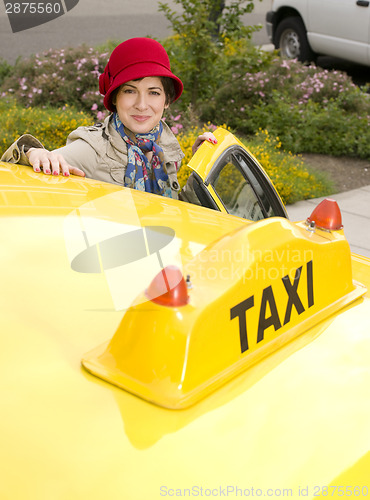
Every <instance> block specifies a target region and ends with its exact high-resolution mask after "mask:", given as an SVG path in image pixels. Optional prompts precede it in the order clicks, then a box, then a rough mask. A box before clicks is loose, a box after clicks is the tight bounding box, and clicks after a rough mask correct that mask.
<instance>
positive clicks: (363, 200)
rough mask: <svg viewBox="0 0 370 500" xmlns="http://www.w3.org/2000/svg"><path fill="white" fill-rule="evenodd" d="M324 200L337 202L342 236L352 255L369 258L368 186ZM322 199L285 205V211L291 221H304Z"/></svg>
mask: <svg viewBox="0 0 370 500" xmlns="http://www.w3.org/2000/svg"><path fill="white" fill-rule="evenodd" d="M324 198H332V199H334V200H336V201H337V202H338V205H339V208H340V210H341V212H342V221H343V226H344V234H345V235H346V238H347V240H348V242H349V244H350V246H351V250H352V252H353V253H358V254H360V255H365V256H366V257H370V186H365V187H362V188H359V189H354V190H353V191H346V192H344V193H338V194H333V195H330V196H326V197H324ZM324 198H315V199H312V200H305V201H299V202H298V203H294V204H293V205H287V206H286V209H287V212H288V215H289V218H290V219H291V220H292V221H299V220H304V219H306V218H307V217H308V216H309V215H310V214H311V212H312V210H313V209H314V208H315V206H316V205H317V204H318V203H320V201H321V200H323V199H324Z"/></svg>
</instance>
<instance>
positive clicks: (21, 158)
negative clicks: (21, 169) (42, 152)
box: [1, 134, 44, 166]
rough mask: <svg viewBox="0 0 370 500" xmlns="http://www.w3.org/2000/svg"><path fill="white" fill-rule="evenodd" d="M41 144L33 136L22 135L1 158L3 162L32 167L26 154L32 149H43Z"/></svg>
mask: <svg viewBox="0 0 370 500" xmlns="http://www.w3.org/2000/svg"><path fill="white" fill-rule="evenodd" d="M43 147H44V146H43V145H42V144H41V142H40V141H39V140H38V139H36V137H33V135H31V134H24V135H21V136H20V137H19V138H18V139H17V140H16V141H15V142H13V144H12V145H11V146H10V147H9V148H8V149H7V150H6V151H5V153H4V154H3V155H2V157H1V161H7V162H9V163H20V164H21V165H27V166H31V164H30V162H29V160H28V158H27V156H26V152H27V151H28V150H29V149H30V148H43Z"/></svg>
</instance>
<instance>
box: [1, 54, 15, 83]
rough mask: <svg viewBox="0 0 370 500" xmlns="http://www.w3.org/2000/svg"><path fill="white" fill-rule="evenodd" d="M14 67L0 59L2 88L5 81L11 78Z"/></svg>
mask: <svg viewBox="0 0 370 500" xmlns="http://www.w3.org/2000/svg"><path fill="white" fill-rule="evenodd" d="M12 68H13V67H12V66H11V65H10V64H9V63H8V62H7V61H5V60H4V59H0V86H1V85H2V83H3V81H4V80H5V79H6V78H7V77H8V76H10V74H11V73H12Z"/></svg>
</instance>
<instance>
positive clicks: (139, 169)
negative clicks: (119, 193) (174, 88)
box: [113, 113, 172, 198]
mask: <svg viewBox="0 0 370 500" xmlns="http://www.w3.org/2000/svg"><path fill="white" fill-rule="evenodd" d="M113 125H114V128H115V129H116V130H117V132H118V133H119V134H120V135H121V137H122V139H123V140H124V141H125V142H126V144H127V153H128V164H127V169H126V174H125V179H124V185H125V186H127V187H129V188H133V189H138V190H140V191H147V192H149V193H155V194H159V195H162V196H166V197H168V198H172V191H171V186H170V181H169V178H168V174H167V169H166V165H165V163H164V160H163V150H162V148H161V147H160V146H159V145H158V140H159V138H160V137H161V133H162V130H163V125H162V123H161V122H159V124H158V125H157V126H156V127H155V128H154V129H153V130H151V131H150V132H148V133H147V134H134V133H133V132H131V130H128V129H127V128H126V127H125V126H124V125H123V123H122V122H121V120H120V119H119V117H118V114H117V113H114V114H113ZM147 151H152V152H153V158H152V161H151V162H150V161H149V160H148V158H147V157H146V156H145V153H146V152H147Z"/></svg>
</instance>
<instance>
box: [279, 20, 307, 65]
mask: <svg viewBox="0 0 370 500" xmlns="http://www.w3.org/2000/svg"><path fill="white" fill-rule="evenodd" d="M275 48H276V49H280V55H281V57H283V58H284V59H298V60H299V61H301V62H314V61H315V59H316V54H315V53H314V52H313V51H312V49H311V47H310V45H309V43H308V40H307V34H306V29H305V27H304V24H303V21H302V19H301V18H300V17H286V18H285V19H283V20H282V21H281V22H280V23H279V24H278V26H277V29H276V33H275Z"/></svg>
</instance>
